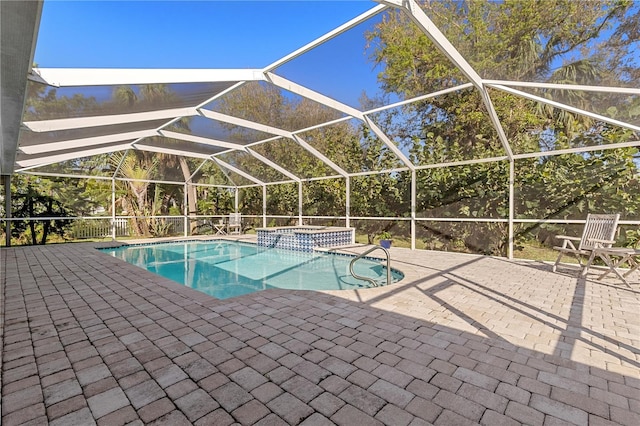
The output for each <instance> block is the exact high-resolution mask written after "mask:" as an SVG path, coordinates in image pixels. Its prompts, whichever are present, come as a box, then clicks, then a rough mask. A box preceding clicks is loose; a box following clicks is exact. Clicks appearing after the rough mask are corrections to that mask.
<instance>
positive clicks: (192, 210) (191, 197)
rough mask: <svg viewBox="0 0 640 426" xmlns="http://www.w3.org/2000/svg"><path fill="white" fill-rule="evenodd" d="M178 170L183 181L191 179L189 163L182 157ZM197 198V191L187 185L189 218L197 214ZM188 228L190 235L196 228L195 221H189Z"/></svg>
mask: <svg viewBox="0 0 640 426" xmlns="http://www.w3.org/2000/svg"><path fill="white" fill-rule="evenodd" d="M179 161H180V169H181V170H182V176H184V181H185V182H187V181H188V180H189V178H190V177H191V171H190V170H189V163H187V159H186V158H184V157H180V160H179ZM197 197H198V193H197V189H196V187H195V186H193V185H190V184H187V205H188V206H189V210H188V211H189V216H191V215H196V214H198V205H197V203H196V199H197ZM189 224H190V225H189V228H190V230H191V232H190V233H191V234H193V233H194V231H195V229H196V228H197V226H198V223H197V221H195V220H191V219H189Z"/></svg>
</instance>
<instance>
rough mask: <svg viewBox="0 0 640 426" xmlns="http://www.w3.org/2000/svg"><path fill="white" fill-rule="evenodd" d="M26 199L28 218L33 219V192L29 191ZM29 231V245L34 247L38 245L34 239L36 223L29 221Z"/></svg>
mask: <svg viewBox="0 0 640 426" xmlns="http://www.w3.org/2000/svg"><path fill="white" fill-rule="evenodd" d="M28 197H29V200H28V201H27V204H28V205H29V218H33V192H32V191H31V190H29V195H28ZM29 229H30V230H31V243H32V244H33V245H34V246H35V245H37V244H38V240H37V239H36V223H35V222H34V221H33V220H29Z"/></svg>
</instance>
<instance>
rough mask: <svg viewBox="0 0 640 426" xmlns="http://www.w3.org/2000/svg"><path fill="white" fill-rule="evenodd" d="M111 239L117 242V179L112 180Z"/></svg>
mask: <svg viewBox="0 0 640 426" xmlns="http://www.w3.org/2000/svg"><path fill="white" fill-rule="evenodd" d="M111 239H112V240H113V241H115V240H116V179H115V178H111Z"/></svg>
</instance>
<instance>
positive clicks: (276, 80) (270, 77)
mask: <svg viewBox="0 0 640 426" xmlns="http://www.w3.org/2000/svg"><path fill="white" fill-rule="evenodd" d="M265 76H266V79H267V81H269V82H271V83H273V84H275V85H276V86H278V87H280V88H282V89H285V90H287V91H289V92H291V93H295V94H296V95H300V96H302V97H303V98H307V99H311V100H313V101H316V102H318V103H320V104H324V105H325V106H327V107H329V108H333V109H335V110H337V111H340V112H342V113H344V114H347V115H350V116H352V117H355V118H359V119H361V120H362V112H361V111H359V110H357V109H355V108H353V107H350V106H349V105H345V104H343V103H342V102H339V101H336V100H335V99H332V98H330V97H328V96H325V95H323V94H321V93H318V92H316V91H314V90H311V89H308V88H306V87H304V86H302V85H300V84H298V83H294V82H293V81H290V80H287V79H286V78H284V77H280V76H279V75H277V74H274V73H271V72H268V73H266V74H265Z"/></svg>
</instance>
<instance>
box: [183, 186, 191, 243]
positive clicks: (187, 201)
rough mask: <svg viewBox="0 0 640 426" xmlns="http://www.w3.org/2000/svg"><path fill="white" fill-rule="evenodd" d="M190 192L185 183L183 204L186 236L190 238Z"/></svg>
mask: <svg viewBox="0 0 640 426" xmlns="http://www.w3.org/2000/svg"><path fill="white" fill-rule="evenodd" d="M188 190H189V188H188V185H187V184H186V183H185V184H184V191H183V192H184V202H183V204H182V205H183V207H184V208H183V211H184V236H185V237H188V236H189V216H188V214H189V200H188V198H187V197H188V194H187V191H188Z"/></svg>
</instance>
